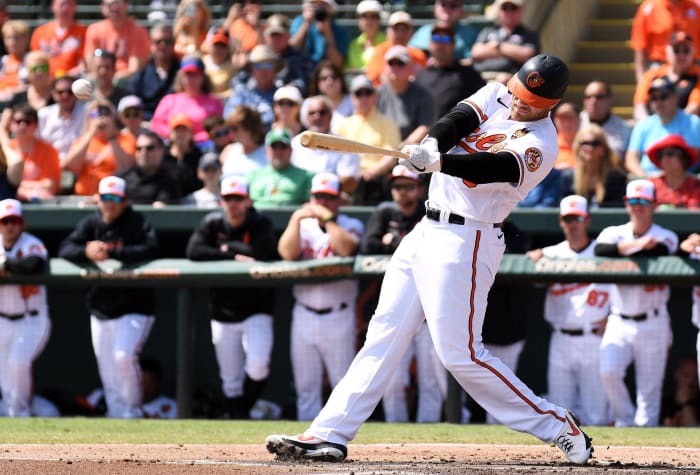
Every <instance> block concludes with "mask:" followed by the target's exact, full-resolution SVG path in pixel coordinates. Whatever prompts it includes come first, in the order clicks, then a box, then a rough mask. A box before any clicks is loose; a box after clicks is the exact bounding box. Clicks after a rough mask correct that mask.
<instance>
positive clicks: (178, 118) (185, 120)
mask: <svg viewBox="0 0 700 475" xmlns="http://www.w3.org/2000/svg"><path fill="white" fill-rule="evenodd" d="M179 126H183V127H187V128H188V129H192V128H193V127H194V126H193V125H192V121H191V120H190V118H189V117H187V115H185V113H184V112H178V113H177V114H175V115H174V116H172V117H171V118H170V120H169V121H168V127H169V128H171V129H174V128H175V127H179Z"/></svg>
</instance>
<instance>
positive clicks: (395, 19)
mask: <svg viewBox="0 0 700 475" xmlns="http://www.w3.org/2000/svg"><path fill="white" fill-rule="evenodd" d="M399 23H403V24H406V25H409V26H411V25H413V19H412V18H411V15H409V14H408V13H406V12H404V11H401V10H399V11H397V12H394V13H392V14H391V15H389V21H388V22H387V24H388V25H389V26H394V25H398V24H399Z"/></svg>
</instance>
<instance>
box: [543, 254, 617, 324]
mask: <svg viewBox="0 0 700 475" xmlns="http://www.w3.org/2000/svg"><path fill="white" fill-rule="evenodd" d="M595 244H596V242H595V241H591V243H590V244H589V245H588V247H586V248H585V249H583V250H582V251H581V252H576V251H574V250H573V249H571V247H570V246H569V243H568V242H567V241H563V242H560V243H559V244H556V245H554V246H548V247H545V248H543V249H542V253H543V254H544V256H545V257H549V258H569V259H576V258H582V257H583V258H585V257H594V256H595V254H594V252H593V250H594V248H595ZM610 287H611V285H610V284H599V283H593V284H591V283H588V282H571V283H554V284H552V285H550V286H549V288H548V290H547V297H546V298H545V301H544V319H545V320H546V321H548V322H549V323H550V324H551V325H552V326H553V327H554V328H556V329H562V328H564V329H569V330H572V329H584V330H586V331H591V329H592V328H594V327H595V325H594V324H595V323H596V322H599V321H600V320H603V319H604V318H605V317H607V316H608V314H609V313H610Z"/></svg>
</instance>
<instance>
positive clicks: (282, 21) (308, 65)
mask: <svg viewBox="0 0 700 475" xmlns="http://www.w3.org/2000/svg"><path fill="white" fill-rule="evenodd" d="M266 25H267V26H266V28H265V33H264V35H263V38H264V40H265V44H266V45H267V46H269V47H270V49H272V51H274V52H275V54H277V55H278V56H279V57H280V59H281V60H282V61H283V62H284V67H283V68H282V70H281V71H280V72H278V73H277V79H278V80H279V81H281V82H282V84H287V85H290V86H296V87H297V88H298V89H299V90H300V91H301V93H302V94H306V92H307V91H308V90H309V80H310V79H311V74H312V73H313V70H314V63H313V62H311V60H310V59H309V58H308V57H307V56H306V53H304V51H302V50H300V49H298V48H295V47H293V46H292V45H290V44H289V20H288V19H287V17H286V16H284V15H282V14H279V13H278V14H274V15H270V17H268V19H267V23H266ZM321 62H323V61H321Z"/></svg>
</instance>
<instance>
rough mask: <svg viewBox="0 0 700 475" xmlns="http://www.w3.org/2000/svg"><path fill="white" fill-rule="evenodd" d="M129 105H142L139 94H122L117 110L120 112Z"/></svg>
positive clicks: (129, 106)
mask: <svg viewBox="0 0 700 475" xmlns="http://www.w3.org/2000/svg"><path fill="white" fill-rule="evenodd" d="M131 107H143V102H142V101H141V98H140V97H139V96H134V95H131V96H124V97H122V98H121V100H120V101H119V105H118V106H117V112H119V113H122V112H124V111H125V110H127V109H129V108H131Z"/></svg>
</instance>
